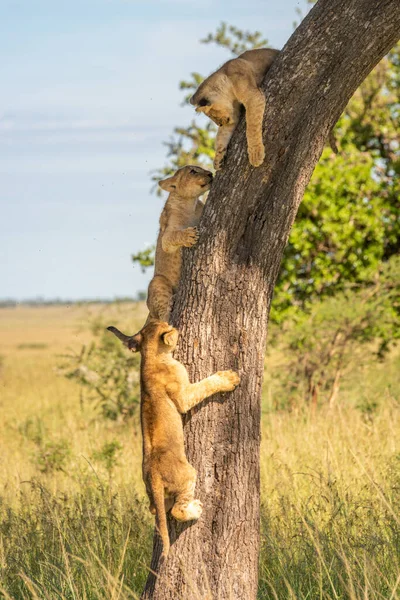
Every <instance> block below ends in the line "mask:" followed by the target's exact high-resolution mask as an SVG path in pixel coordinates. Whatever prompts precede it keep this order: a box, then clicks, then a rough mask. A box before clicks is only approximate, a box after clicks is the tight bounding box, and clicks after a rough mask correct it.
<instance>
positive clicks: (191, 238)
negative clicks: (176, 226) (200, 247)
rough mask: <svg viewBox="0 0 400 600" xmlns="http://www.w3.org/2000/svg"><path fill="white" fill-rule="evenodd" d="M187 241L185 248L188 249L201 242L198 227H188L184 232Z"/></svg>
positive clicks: (184, 243)
mask: <svg viewBox="0 0 400 600" xmlns="http://www.w3.org/2000/svg"><path fill="white" fill-rule="evenodd" d="M184 233H185V240H184V242H183V246H185V247H186V248H191V247H192V246H194V245H195V244H197V242H198V241H199V231H198V229H197V227H187V228H186V229H185V230H184Z"/></svg>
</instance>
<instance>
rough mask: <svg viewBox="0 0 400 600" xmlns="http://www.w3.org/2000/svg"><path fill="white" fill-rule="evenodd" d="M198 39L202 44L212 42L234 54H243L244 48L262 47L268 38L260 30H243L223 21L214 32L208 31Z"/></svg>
mask: <svg viewBox="0 0 400 600" xmlns="http://www.w3.org/2000/svg"><path fill="white" fill-rule="evenodd" d="M200 41H201V43H202V44H210V43H213V44H216V45H217V46H221V47H222V48H226V49H227V50H229V51H230V52H232V54H234V55H235V56H239V54H243V52H246V50H253V49H255V48H264V47H265V46H267V45H268V40H267V39H266V38H264V37H263V34H262V33H261V32H260V31H243V30H242V29H239V28H238V27H235V26H234V25H228V24H227V23H225V22H224V21H222V23H220V25H219V27H217V30H216V32H215V33H209V34H208V35H207V36H206V37H205V38H204V39H202V40H200Z"/></svg>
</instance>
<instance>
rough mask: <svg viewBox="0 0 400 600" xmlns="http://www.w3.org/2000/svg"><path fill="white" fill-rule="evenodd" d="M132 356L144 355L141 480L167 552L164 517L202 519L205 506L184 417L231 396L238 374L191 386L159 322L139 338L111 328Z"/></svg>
mask: <svg viewBox="0 0 400 600" xmlns="http://www.w3.org/2000/svg"><path fill="white" fill-rule="evenodd" d="M108 329H109V330H110V331H112V332H113V333H114V334H115V335H116V336H117V337H118V338H119V339H120V340H122V342H123V343H124V344H125V345H126V346H127V347H128V348H129V349H130V350H132V351H133V352H137V351H139V352H140V353H141V357H142V360H141V365H140V388H141V404H140V406H141V423H142V435H143V480H144V483H145V485H146V491H147V495H148V497H149V500H150V511H151V512H152V513H153V514H155V515H156V524H157V527H158V530H159V532H160V535H161V538H162V542H163V555H164V556H167V555H168V551H169V536H168V528H167V517H166V513H167V511H168V510H169V509H172V510H171V514H172V516H173V517H175V519H177V520H178V521H191V520H194V519H198V518H199V517H200V515H201V512H202V504H201V502H200V501H199V500H195V497H194V489H195V486H196V471H195V469H194V468H193V467H192V466H191V465H190V464H189V463H188V461H187V458H186V456H185V449H184V441H183V427H182V419H181V414H184V413H186V412H187V411H189V410H190V409H191V408H193V406H196V404H198V403H199V402H201V401H202V400H204V398H207V397H208V396H212V395H213V394H216V393H217V392H230V391H231V390H234V389H235V387H236V386H237V385H238V384H239V375H238V374H237V373H235V372H234V371H218V373H215V374H214V375H211V377H207V379H203V380H202V381H199V382H198V383H190V382H189V377H188V374H187V371H186V369H185V367H184V366H183V365H182V364H181V363H180V362H178V361H177V360H175V359H174V358H172V352H173V351H174V350H175V347H176V344H177V341H178V331H177V329H174V328H173V327H171V325H168V323H164V322H161V321H150V322H149V323H148V324H147V325H145V326H144V327H143V329H142V330H141V331H139V333H137V334H136V335H134V336H127V335H124V334H123V333H121V332H120V331H119V330H118V329H116V328H115V327H108Z"/></svg>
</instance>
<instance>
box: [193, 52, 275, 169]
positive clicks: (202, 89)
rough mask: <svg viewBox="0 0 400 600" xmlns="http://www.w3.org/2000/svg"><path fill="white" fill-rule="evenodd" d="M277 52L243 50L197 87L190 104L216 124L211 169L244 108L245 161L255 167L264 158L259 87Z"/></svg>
mask: <svg viewBox="0 0 400 600" xmlns="http://www.w3.org/2000/svg"><path fill="white" fill-rule="evenodd" d="M278 53H279V50H273V49H272V48H259V49H256V50H247V52H244V53H243V54H241V55H240V56H238V58H234V59H232V60H228V62H226V63H225V64H224V65H222V67H221V68H220V69H218V71H216V72H215V73H213V74H212V75H210V76H209V77H207V79H205V80H204V81H203V83H201V84H200V86H199V88H198V90H197V91H196V93H195V94H194V95H193V96H192V97H191V99H190V103H191V104H193V105H194V106H196V111H197V112H204V113H205V114H206V115H207V116H208V117H210V119H211V120H212V121H214V123H215V124H216V125H218V127H219V129H218V133H217V137H216V140H215V159H214V167H215V168H216V169H217V170H218V169H220V168H221V166H222V162H223V159H224V156H225V153H226V149H227V147H228V144H229V141H230V139H231V137H232V134H233V132H234V130H235V127H236V125H237V124H238V122H239V117H240V108H241V106H244V108H245V109H246V136H247V151H248V155H249V161H250V163H251V164H252V165H253V166H254V167H259V166H260V165H261V164H262V163H263V161H264V156H265V150H264V144H263V140H262V122H263V116H264V109H265V96H264V94H263V92H262V91H261V90H260V88H259V86H260V85H261V83H262V80H263V79H264V75H265V73H266V72H267V71H268V69H269V68H270V66H271V64H272V62H273V61H274V59H275V57H276V56H277V54H278Z"/></svg>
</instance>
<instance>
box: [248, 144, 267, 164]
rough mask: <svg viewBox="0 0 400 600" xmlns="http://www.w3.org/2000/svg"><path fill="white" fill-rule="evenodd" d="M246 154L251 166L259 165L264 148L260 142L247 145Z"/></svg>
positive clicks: (263, 155) (261, 162) (262, 158)
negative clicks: (256, 144)
mask: <svg viewBox="0 0 400 600" xmlns="http://www.w3.org/2000/svg"><path fill="white" fill-rule="evenodd" d="M248 155H249V161H250V164H251V165H253V167H259V166H260V165H262V164H263V162H264V158H265V148H264V146H263V145H262V144H261V145H260V146H249V148H248Z"/></svg>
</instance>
